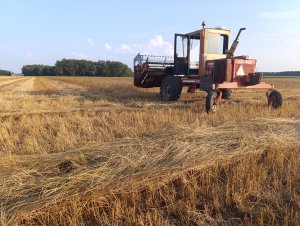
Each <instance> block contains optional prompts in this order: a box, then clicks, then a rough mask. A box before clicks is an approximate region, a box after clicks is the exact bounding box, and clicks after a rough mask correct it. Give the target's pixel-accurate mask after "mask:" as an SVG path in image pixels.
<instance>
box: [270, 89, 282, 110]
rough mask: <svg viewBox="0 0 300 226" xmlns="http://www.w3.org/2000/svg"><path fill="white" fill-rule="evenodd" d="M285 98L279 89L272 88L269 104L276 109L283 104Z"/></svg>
mask: <svg viewBox="0 0 300 226" xmlns="http://www.w3.org/2000/svg"><path fill="white" fill-rule="evenodd" d="M282 103H283V100H282V95H281V93H280V92H278V91H277V90H272V92H271V93H270V94H269V96H268V105H269V106H271V107H272V108H274V109H277V108H279V107H281V106H282Z"/></svg>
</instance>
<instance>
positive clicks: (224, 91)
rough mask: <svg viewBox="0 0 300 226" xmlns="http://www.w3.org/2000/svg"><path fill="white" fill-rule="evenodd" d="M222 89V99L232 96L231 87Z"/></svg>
mask: <svg viewBox="0 0 300 226" xmlns="http://www.w3.org/2000/svg"><path fill="white" fill-rule="evenodd" d="M221 91H222V99H229V98H230V97H231V93H232V91H231V89H221Z"/></svg>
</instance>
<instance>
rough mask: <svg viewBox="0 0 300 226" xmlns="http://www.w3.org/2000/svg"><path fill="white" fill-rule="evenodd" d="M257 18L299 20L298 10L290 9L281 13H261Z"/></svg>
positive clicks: (299, 11) (299, 12)
mask: <svg viewBox="0 0 300 226" xmlns="http://www.w3.org/2000/svg"><path fill="white" fill-rule="evenodd" d="M258 16H259V17H262V18H267V19H291V18H296V17H298V18H300V9H292V10H289V11H281V12H262V13H259V14H258Z"/></svg>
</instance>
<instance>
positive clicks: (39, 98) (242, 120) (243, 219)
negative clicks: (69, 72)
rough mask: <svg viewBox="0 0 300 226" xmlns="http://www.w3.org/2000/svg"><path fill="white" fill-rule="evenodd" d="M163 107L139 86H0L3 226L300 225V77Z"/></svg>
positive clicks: (88, 81)
mask: <svg viewBox="0 0 300 226" xmlns="http://www.w3.org/2000/svg"><path fill="white" fill-rule="evenodd" d="M265 81H267V82H271V83H274V84H275V86H276V89H277V90H279V91H280V92H281V93H282V94H283V97H284V104H283V106H282V108H280V109H278V110H272V109H270V108H269V107H268V106H267V99H266V96H265V92H264V91H258V92H255V91H250V90H245V91H243V90H241V91H234V92H233V95H232V98H231V99H229V100H225V101H223V102H222V106H221V108H220V109H219V110H218V111H217V112H216V113H214V114H210V115H207V114H206V112H205V97H206V94H205V93H202V92H196V93H195V94H186V93H185V92H184V93H183V95H182V97H181V98H180V99H179V101H177V102H172V103H163V102H160V98H159V89H138V88H135V87H133V85H132V79H131V78H92V77H90V78H82V77H52V78H51V77H0V93H1V95H0V123H1V127H0V144H1V145H0V155H1V158H0V181H1V183H0V203H1V205H0V224H1V225H300V176H299V175H300V155H299V153H300V139H299V138H300V78H267V79H265Z"/></svg>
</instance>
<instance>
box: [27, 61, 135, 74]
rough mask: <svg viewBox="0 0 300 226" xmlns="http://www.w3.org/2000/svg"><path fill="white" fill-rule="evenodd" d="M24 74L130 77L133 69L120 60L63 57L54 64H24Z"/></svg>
mask: <svg viewBox="0 0 300 226" xmlns="http://www.w3.org/2000/svg"><path fill="white" fill-rule="evenodd" d="M22 74H23V75H24V76H100V77H130V76H133V72H132V70H131V69H130V68H129V67H128V66H127V65H126V64H123V63H121V62H118V61H97V62H94V61H89V60H74V59H62V60H58V61H57V62H56V63H55V65H54V66H49V65H40V64H34V65H24V66H23V67H22Z"/></svg>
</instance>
